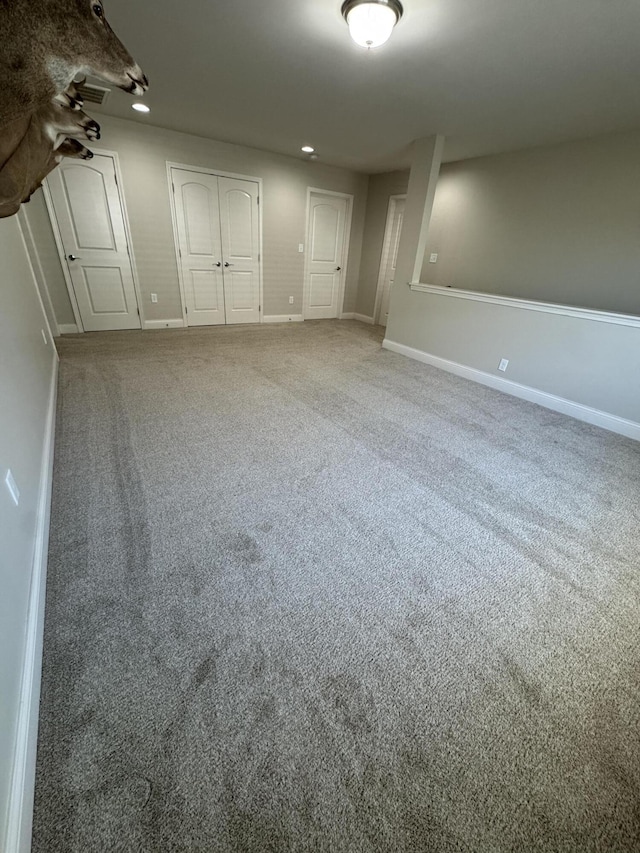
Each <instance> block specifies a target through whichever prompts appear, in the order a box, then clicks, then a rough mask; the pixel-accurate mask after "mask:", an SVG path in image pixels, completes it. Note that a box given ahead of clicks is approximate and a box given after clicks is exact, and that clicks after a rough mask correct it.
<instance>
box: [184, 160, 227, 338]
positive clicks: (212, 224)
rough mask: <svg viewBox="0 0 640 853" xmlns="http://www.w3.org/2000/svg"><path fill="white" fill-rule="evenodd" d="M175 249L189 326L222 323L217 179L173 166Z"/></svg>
mask: <svg viewBox="0 0 640 853" xmlns="http://www.w3.org/2000/svg"><path fill="white" fill-rule="evenodd" d="M171 173H172V182H173V193H174V196H175V203H176V223H177V228H178V250H179V256H180V265H181V267H182V282H183V286H184V298H185V303H186V309H187V322H188V323H189V325H190V326H215V325H218V324H220V323H224V322H225V310H224V289H223V279H222V242H221V239H220V206H219V203H218V178H217V177H216V176H215V175H207V174H205V173H201V172H188V171H184V170H182V169H172V170H171Z"/></svg>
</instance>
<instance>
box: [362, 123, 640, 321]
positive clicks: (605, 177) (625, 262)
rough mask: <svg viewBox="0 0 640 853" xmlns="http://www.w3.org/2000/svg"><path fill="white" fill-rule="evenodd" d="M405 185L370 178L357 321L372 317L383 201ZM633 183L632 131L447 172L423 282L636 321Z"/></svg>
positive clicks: (638, 255)
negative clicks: (431, 258)
mask: <svg viewBox="0 0 640 853" xmlns="http://www.w3.org/2000/svg"><path fill="white" fill-rule="evenodd" d="M445 153H446V149H445ZM407 184H408V173H397V172H394V173H389V174H385V175H373V176H372V177H371V179H370V184H369V201H368V204H367V213H366V226H365V238H364V250H363V255H362V263H361V276H360V287H359V291H358V309H357V310H358V311H360V312H361V313H362V314H368V315H370V314H371V312H372V311H373V305H374V301H375V290H376V286H377V279H378V270H379V265H380V257H381V253H382V240H383V235H384V225H385V218H386V213H387V205H388V202H389V196H390V195H392V194H397V193H403V192H406V189H407ZM638 186H640V132H638V131H635V132H631V133H624V134H610V135H606V136H599V137H594V138H593V139H586V140H581V141H579V142H570V143H565V144H562V145H554V146H545V147H542V148H531V149H528V150H526V151H519V152H516V153H514V154H501V155H497V156H494V157H481V158H478V159H474V160H464V161H461V162H459V163H449V164H446V165H444V166H443V167H442V171H441V174H440V180H439V182H438V189H437V192H436V198H435V204H434V209H433V216H432V219H431V226H430V231H429V241H428V244H427V251H426V254H425V263H424V265H423V269H422V276H421V281H424V282H427V283H429V284H439V285H444V286H446V285H450V286H451V287H458V288H461V289H463V290H478V291H482V292H484V293H497V294H502V295H505V296H515V297H520V298H524V299H533V300H538V301H542V302H559V303H562V304H565V305H576V306H583V307H586V308H595V309H599V310H605V311H614V312H620V313H623V314H624V313H629V314H640V239H638V237H639V233H640V195H639V194H638V189H637V188H638ZM431 252H437V253H438V261H437V263H436V264H430V263H428V257H429V255H430V254H431Z"/></svg>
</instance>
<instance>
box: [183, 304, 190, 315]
mask: <svg viewBox="0 0 640 853" xmlns="http://www.w3.org/2000/svg"><path fill="white" fill-rule="evenodd" d="M184 313H185V314H188V313H189V309H188V308H187V306H186V305H185V306H184Z"/></svg>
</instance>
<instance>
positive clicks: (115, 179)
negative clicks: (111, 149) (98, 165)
mask: <svg viewBox="0 0 640 853" xmlns="http://www.w3.org/2000/svg"><path fill="white" fill-rule="evenodd" d="M113 180H114V181H115V182H116V186H118V174H117V172H114V173H113Z"/></svg>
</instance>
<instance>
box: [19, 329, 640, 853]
mask: <svg viewBox="0 0 640 853" xmlns="http://www.w3.org/2000/svg"><path fill="white" fill-rule="evenodd" d="M380 341H381V332H380V330H379V329H375V328H371V327H367V326H364V325H360V324H358V323H355V322H350V321H347V322H338V321H319V322H311V323H305V324H304V325H303V324H292V325H289V326H262V327H253V328H251V327H244V328H238V327H235V328H234V327H226V328H225V327H223V328H210V329H199V330H198V329H190V330H184V331H183V330H180V331H166V332H153V333H152V332H147V333H140V332H118V333H102V334H93V335H85V336H77V337H70V338H65V339H64V340H62V341H61V342H60V344H59V348H60V353H61V376H60V396H59V411H58V424H57V430H58V431H57V440H56V458H55V477H54V502H53V518H52V530H51V546H50V563H49V577H48V591H47V610H46V632H45V653H44V682H43V693H42V706H41V724H40V739H39V751H38V768H37V786H36V803H35V819H34V839H33V849H34V851H36V853H45V851H46V853H54V852H55V851H64V852H65V853H70V852H71V851H74V853H75V851H77V853H88V851H203V853H204V851H207V853H218V851H220V853H223V851H224V853H227V851H228V852H229V853H241V852H242V853H245V852H246V853H267V852H268V851H273V853H293V851H295V853H304V852H305V851H318V852H319V851H323V853H325V851H326V853H374V851H375V853H379V851H380V853H381V851H385V852H386V851H388V853H401V852H404V851H406V853H409V851H411V853H421V852H422V851H434V853H450V851H451V853H453V851H464V853H489V852H491V853H503V852H505V853H506V851H513V853H515V851H518V853H522V851H545V852H546V851H548V853H563V852H564V851H567V853H569V851H571V853H594V852H595V851H615V853H623V851H638V850H640V635H639V630H638V628H639V617H640V546H639V539H638V531H639V521H640V513H639V505H638V495H639V487H640V445H638V444H635V443H633V442H632V441H629V440H626V439H623V438H620V437H618V436H616V435H613V434H611V433H607V432H604V431H601V430H599V429H597V428H594V427H590V426H587V425H585V424H582V423H579V422H577V421H574V420H572V419H570V418H567V417H564V416H562V415H558V414H555V413H553V412H550V411H547V410H545V409H542V408H539V407H537V406H534V405H532V404H529V403H525V402H523V401H520V400H517V399H514V398H511V397H508V396H504V395H502V394H500V393H498V392H495V391H492V390H490V389H487V388H484V387H482V386H479V385H475V384H472V383H470V382H467V381H466V380H463V379H460V378H457V377H454V376H451V375H449V374H446V373H443V372H440V371H438V370H436V369H433V368H430V367H427V366H425V365H421V364H418V363H416V362H412V361H409V360H407V359H404V358H403V357H401V356H399V355H395V354H393V353H389V352H386V351H384V350H382V349H381V347H380Z"/></svg>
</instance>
